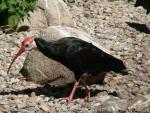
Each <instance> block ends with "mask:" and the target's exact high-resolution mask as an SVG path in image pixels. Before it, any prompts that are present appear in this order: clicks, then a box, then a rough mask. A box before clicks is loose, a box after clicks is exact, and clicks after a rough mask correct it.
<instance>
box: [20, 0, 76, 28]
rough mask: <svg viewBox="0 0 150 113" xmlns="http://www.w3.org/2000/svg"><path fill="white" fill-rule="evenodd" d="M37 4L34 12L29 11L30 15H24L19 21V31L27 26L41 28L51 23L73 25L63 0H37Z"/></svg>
mask: <svg viewBox="0 0 150 113" xmlns="http://www.w3.org/2000/svg"><path fill="white" fill-rule="evenodd" d="M37 6H38V7H37V9H36V10H35V11H34V12H30V13H29V14H30V17H25V18H24V21H20V23H19V24H18V27H17V29H18V30H19V31H20V30H26V29H27V28H29V29H30V30H42V29H45V28H47V27H48V26H53V25H62V26H63V25H64V26H74V25H75V23H74V21H73V20H72V17H71V15H70V13H69V11H68V7H67V5H66V4H65V3H64V2H63V0H38V1H37Z"/></svg>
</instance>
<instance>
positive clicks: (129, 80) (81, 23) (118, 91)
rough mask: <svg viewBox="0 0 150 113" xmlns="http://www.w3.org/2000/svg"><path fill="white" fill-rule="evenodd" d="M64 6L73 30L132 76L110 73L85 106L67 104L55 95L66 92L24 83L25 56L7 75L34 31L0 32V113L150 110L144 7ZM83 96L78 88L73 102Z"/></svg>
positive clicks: (94, 0) (93, 0) (149, 41)
mask: <svg viewBox="0 0 150 113" xmlns="http://www.w3.org/2000/svg"><path fill="white" fill-rule="evenodd" d="M67 5H68V7H69V10H70V12H71V14H72V16H73V19H74V20H75V22H76V23H77V26H78V27H79V28H81V29H84V30H85V31H86V32H88V33H89V34H90V35H91V36H92V37H94V38H98V39H99V43H100V44H102V45H103V46H104V47H106V48H107V49H110V51H111V52H112V54H113V55H115V56H117V57H119V58H120V59H122V60H123V61H124V62H125V64H126V66H127V67H128V69H129V73H130V74H129V75H127V76H121V75H119V74H117V76H116V74H114V73H111V74H108V76H107V77H106V78H105V81H104V84H103V85H91V86H90V87H91V89H92V90H93V91H92V92H93V93H92V94H93V95H92V97H91V99H90V101H89V102H87V103H86V102H84V101H83V99H81V98H76V99H74V100H73V102H71V103H70V104H67V103H66V101H65V100H63V99H60V98H58V96H54V95H58V94H60V93H63V94H66V95H67V94H68V93H66V91H68V92H69V91H70V87H67V88H66V87H65V88H61V89H55V88H53V87H50V86H49V85H45V86H41V85H37V84H34V83H32V82H27V81H26V80H24V78H23V77H22V76H21V75H20V74H19V73H18V72H19V70H20V69H21V67H22V65H23V61H24V59H25V56H26V54H24V55H23V56H22V57H20V58H19V60H17V61H16V63H15V64H14V65H13V67H12V69H11V73H10V74H9V75H7V73H6V71H7V68H8V65H9V63H10V61H11V59H12V56H13V55H14V54H15V53H16V51H17V50H18V47H19V44H20V40H22V38H23V37H24V36H31V35H35V34H36V32H33V31H31V32H21V33H11V34H6V33H3V31H2V30H0V53H1V54H0V113H48V112H49V113H96V112H97V113H107V112H106V111H107V110H106V107H107V108H109V106H113V105H114V106H116V105H117V106H118V105H120V106H121V107H120V109H119V110H120V112H125V111H126V112H136V113H139V111H140V112H141V111H142V110H143V109H144V108H141V107H143V104H144V105H145V104H146V105H145V106H150V100H149V99H150V95H149V94H150V87H149V85H150V68H149V67H150V49H149V45H150V30H149V29H150V28H149V27H150V19H149V18H150V16H149V15H146V14H145V10H144V9H143V8H141V7H139V8H135V7H134V6H133V3H127V2H124V1H115V2H108V1H107V0H76V2H75V3H67ZM113 75H114V76H113ZM33 91H34V92H36V94H37V95H38V96H35V93H34V92H33ZM58 91H59V92H58ZM82 93H83V90H82V87H81V88H79V89H78V91H77V95H76V97H78V96H80V95H81V94H82ZM141 98H144V100H143V101H140V102H141V104H138V103H137V104H136V102H135V101H136V99H137V100H139V99H141ZM134 100H135V101H134ZM110 102H111V105H110ZM140 102H139V103H140ZM142 102H145V103H142ZM125 105H126V106H125ZM138 105H139V106H138ZM137 106H138V107H137ZM102 108H104V109H102ZM146 108H149V107H146ZM117 109H118V108H115V110H116V111H117ZM137 109H138V110H137ZM104 110H106V111H105V112H104ZM146 110H147V113H148V112H150V109H146ZM108 111H109V110H108ZM117 112H119V111H117ZM109 113H110V112H109ZM111 113H115V111H114V110H112V111H111ZM143 113H146V112H144V111H143Z"/></svg>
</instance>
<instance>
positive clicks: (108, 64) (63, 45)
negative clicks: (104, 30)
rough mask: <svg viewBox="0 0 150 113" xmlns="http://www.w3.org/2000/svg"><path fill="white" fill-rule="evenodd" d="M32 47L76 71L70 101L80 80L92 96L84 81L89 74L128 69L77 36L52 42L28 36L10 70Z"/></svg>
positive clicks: (118, 71)
mask: <svg viewBox="0 0 150 113" xmlns="http://www.w3.org/2000/svg"><path fill="white" fill-rule="evenodd" d="M32 49H37V50H39V51H40V52H41V53H43V54H44V55H45V56H47V57H49V58H51V59H53V60H56V61H59V62H60V63H62V64H63V65H65V66H66V67H68V68H69V69H70V70H72V71H73V72H74V74H75V77H76V81H75V83H74V87H73V89H72V91H71V94H70V96H69V97H66V99H67V100H68V102H70V101H71V100H72V98H73V95H74V93H75V90H76V88H77V86H78V84H79V82H82V83H83V84H84V85H85V88H86V91H87V96H86V99H88V98H89V97H90V89H89V87H88V86H87V85H86V83H85V81H84V77H86V76H88V75H89V74H93V75H94V74H96V73H100V72H109V71H114V72H116V73H123V72H125V71H123V70H125V69H126V67H125V65H124V64H123V62H122V61H121V60H119V59H117V58H115V57H113V56H111V55H109V54H107V53H105V52H104V51H102V50H101V49H99V48H97V47H95V46H94V45H92V44H91V43H88V42H85V41H83V40H80V39H78V38H75V37H65V38H62V39H60V40H57V41H52V42H47V41H45V40H43V39H41V38H35V39H34V38H31V37H28V38H25V39H24V41H23V42H22V46H21V48H20V50H19V51H18V53H17V54H16V56H15V57H14V59H13V60H12V62H11V64H10V66H9V68H8V72H9V70H10V67H11V65H12V64H13V62H14V61H15V60H16V58H17V57H18V56H19V55H21V54H22V53H23V52H24V51H30V50H32ZM123 74H124V73H123Z"/></svg>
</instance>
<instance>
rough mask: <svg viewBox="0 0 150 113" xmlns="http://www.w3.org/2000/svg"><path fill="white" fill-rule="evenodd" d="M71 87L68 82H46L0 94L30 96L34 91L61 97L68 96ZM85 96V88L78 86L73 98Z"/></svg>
mask: <svg viewBox="0 0 150 113" xmlns="http://www.w3.org/2000/svg"><path fill="white" fill-rule="evenodd" d="M72 87H73V84H68V85H67V86H51V85H49V84H46V85H44V86H41V87H37V88H28V89H23V90H17V91H8V92H6V91H3V92H0V95H10V94H12V95H19V94H26V95H29V96H31V93H32V92H35V94H36V96H39V95H45V96H47V97H54V98H61V97H66V96H69V94H70V92H71V89H72ZM101 91H102V90H93V91H91V96H95V95H97V93H99V92H101ZM84 96H85V90H84V89H83V88H82V87H78V88H77V90H76V92H75V95H74V98H75V99H76V98H80V97H81V98H83V97H84Z"/></svg>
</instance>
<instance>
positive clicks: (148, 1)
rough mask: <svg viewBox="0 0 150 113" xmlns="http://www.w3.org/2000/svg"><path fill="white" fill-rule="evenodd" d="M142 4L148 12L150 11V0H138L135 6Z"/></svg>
mask: <svg viewBox="0 0 150 113" xmlns="http://www.w3.org/2000/svg"><path fill="white" fill-rule="evenodd" d="M138 6H142V7H143V8H144V9H145V10H146V14H149V12H150V0H136V3H135V7H138Z"/></svg>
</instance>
